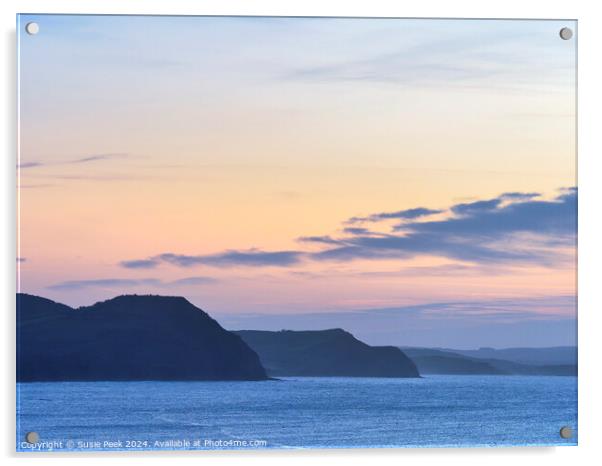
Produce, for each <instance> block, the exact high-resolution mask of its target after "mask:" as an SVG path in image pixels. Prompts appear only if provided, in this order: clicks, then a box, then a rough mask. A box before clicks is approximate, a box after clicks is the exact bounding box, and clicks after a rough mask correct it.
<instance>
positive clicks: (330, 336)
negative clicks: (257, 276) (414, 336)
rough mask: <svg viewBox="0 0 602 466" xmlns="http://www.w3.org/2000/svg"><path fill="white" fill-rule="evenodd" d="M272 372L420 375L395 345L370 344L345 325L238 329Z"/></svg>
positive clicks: (324, 374) (296, 374)
mask: <svg viewBox="0 0 602 466" xmlns="http://www.w3.org/2000/svg"><path fill="white" fill-rule="evenodd" d="M235 333H236V334H238V335H240V336H241V337H242V339H243V340H244V341H245V342H247V344H248V345H249V346H250V347H251V348H253V349H254V350H255V351H256V352H257V354H259V358H260V359H261V362H262V363H263V365H264V367H265V368H266V370H267V372H268V374H269V375H272V376H313V377H420V375H419V373H418V370H417V369H416V366H415V365H414V363H413V362H412V361H411V360H410V359H409V358H408V357H407V356H406V355H405V354H404V353H403V351H401V350H400V349H399V348H396V347H394V346H369V345H367V344H365V343H363V342H361V341H359V340H358V339H356V338H355V337H354V336H353V335H351V334H350V333H348V332H346V331H344V330H342V329H331V330H317V331H291V330H282V331H280V332H270V331H261V330H240V331H237V332H235Z"/></svg>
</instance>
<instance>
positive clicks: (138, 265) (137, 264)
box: [119, 259, 159, 269]
mask: <svg viewBox="0 0 602 466" xmlns="http://www.w3.org/2000/svg"><path fill="white" fill-rule="evenodd" d="M119 265H121V266H122V267H125V268H126V269H154V268H155V267H157V266H158V265H159V262H158V261H156V260H155V259H134V260H130V261H122V262H120V263H119Z"/></svg>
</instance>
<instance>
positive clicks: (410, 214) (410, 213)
mask: <svg viewBox="0 0 602 466" xmlns="http://www.w3.org/2000/svg"><path fill="white" fill-rule="evenodd" d="M441 212H443V211H442V210H438V209H427V208H425V207H416V208H414V209H406V210H399V211H397V212H380V213H378V214H372V215H368V216H367V217H351V218H350V219H348V220H347V221H346V222H345V223H346V224H354V223H360V222H380V221H382V220H391V219H403V220H413V219H416V218H419V217H426V216H428V215H434V214H439V213H441Z"/></svg>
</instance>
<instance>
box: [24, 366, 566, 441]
mask: <svg viewBox="0 0 602 466" xmlns="http://www.w3.org/2000/svg"><path fill="white" fill-rule="evenodd" d="M562 426H570V427H572V428H573V430H574V436H573V438H571V439H568V440H565V439H562V438H561V437H560V435H559V430H560V428H561V427H562ZM30 431H35V432H37V433H39V435H40V441H39V442H38V443H37V444H33V445H29V444H27V443H26V442H24V441H23V439H24V438H25V434H26V433H27V432H30ZM576 443H577V378H576V377H544V376H426V377H424V378H421V379H378V378H287V379H283V380H281V381H276V380H273V381H265V382H50V383H21V384H18V386H17V450H19V451H48V450H55V451H70V450H74V451H77V450H79V451H82V450H84V451H89V450H147V449H157V450H159V449H161V450H174V449H175V450H178V449H191V450H192V449H240V448H242V449H258V448H367V447H445V446H454V447H456V446H504V445H506V446H508V445H521V446H522V445H575V444H576Z"/></svg>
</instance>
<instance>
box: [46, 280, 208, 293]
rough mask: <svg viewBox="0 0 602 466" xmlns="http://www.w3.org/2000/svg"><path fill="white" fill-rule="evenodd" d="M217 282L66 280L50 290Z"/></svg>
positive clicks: (166, 285)
mask: <svg viewBox="0 0 602 466" xmlns="http://www.w3.org/2000/svg"><path fill="white" fill-rule="evenodd" d="M216 281H217V280H215V279H214V278H211V277H186V278H180V279H178V280H173V281H163V280H159V279H158V278H100V279H93V280H68V281H64V282H60V283H57V284H55V285H51V286H49V287H48V288H49V289H51V290H62V291H74V290H82V289H86V288H132V287H141V286H145V287H160V288H169V287H177V286H187V285H205V284H209V283H214V282H216Z"/></svg>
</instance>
